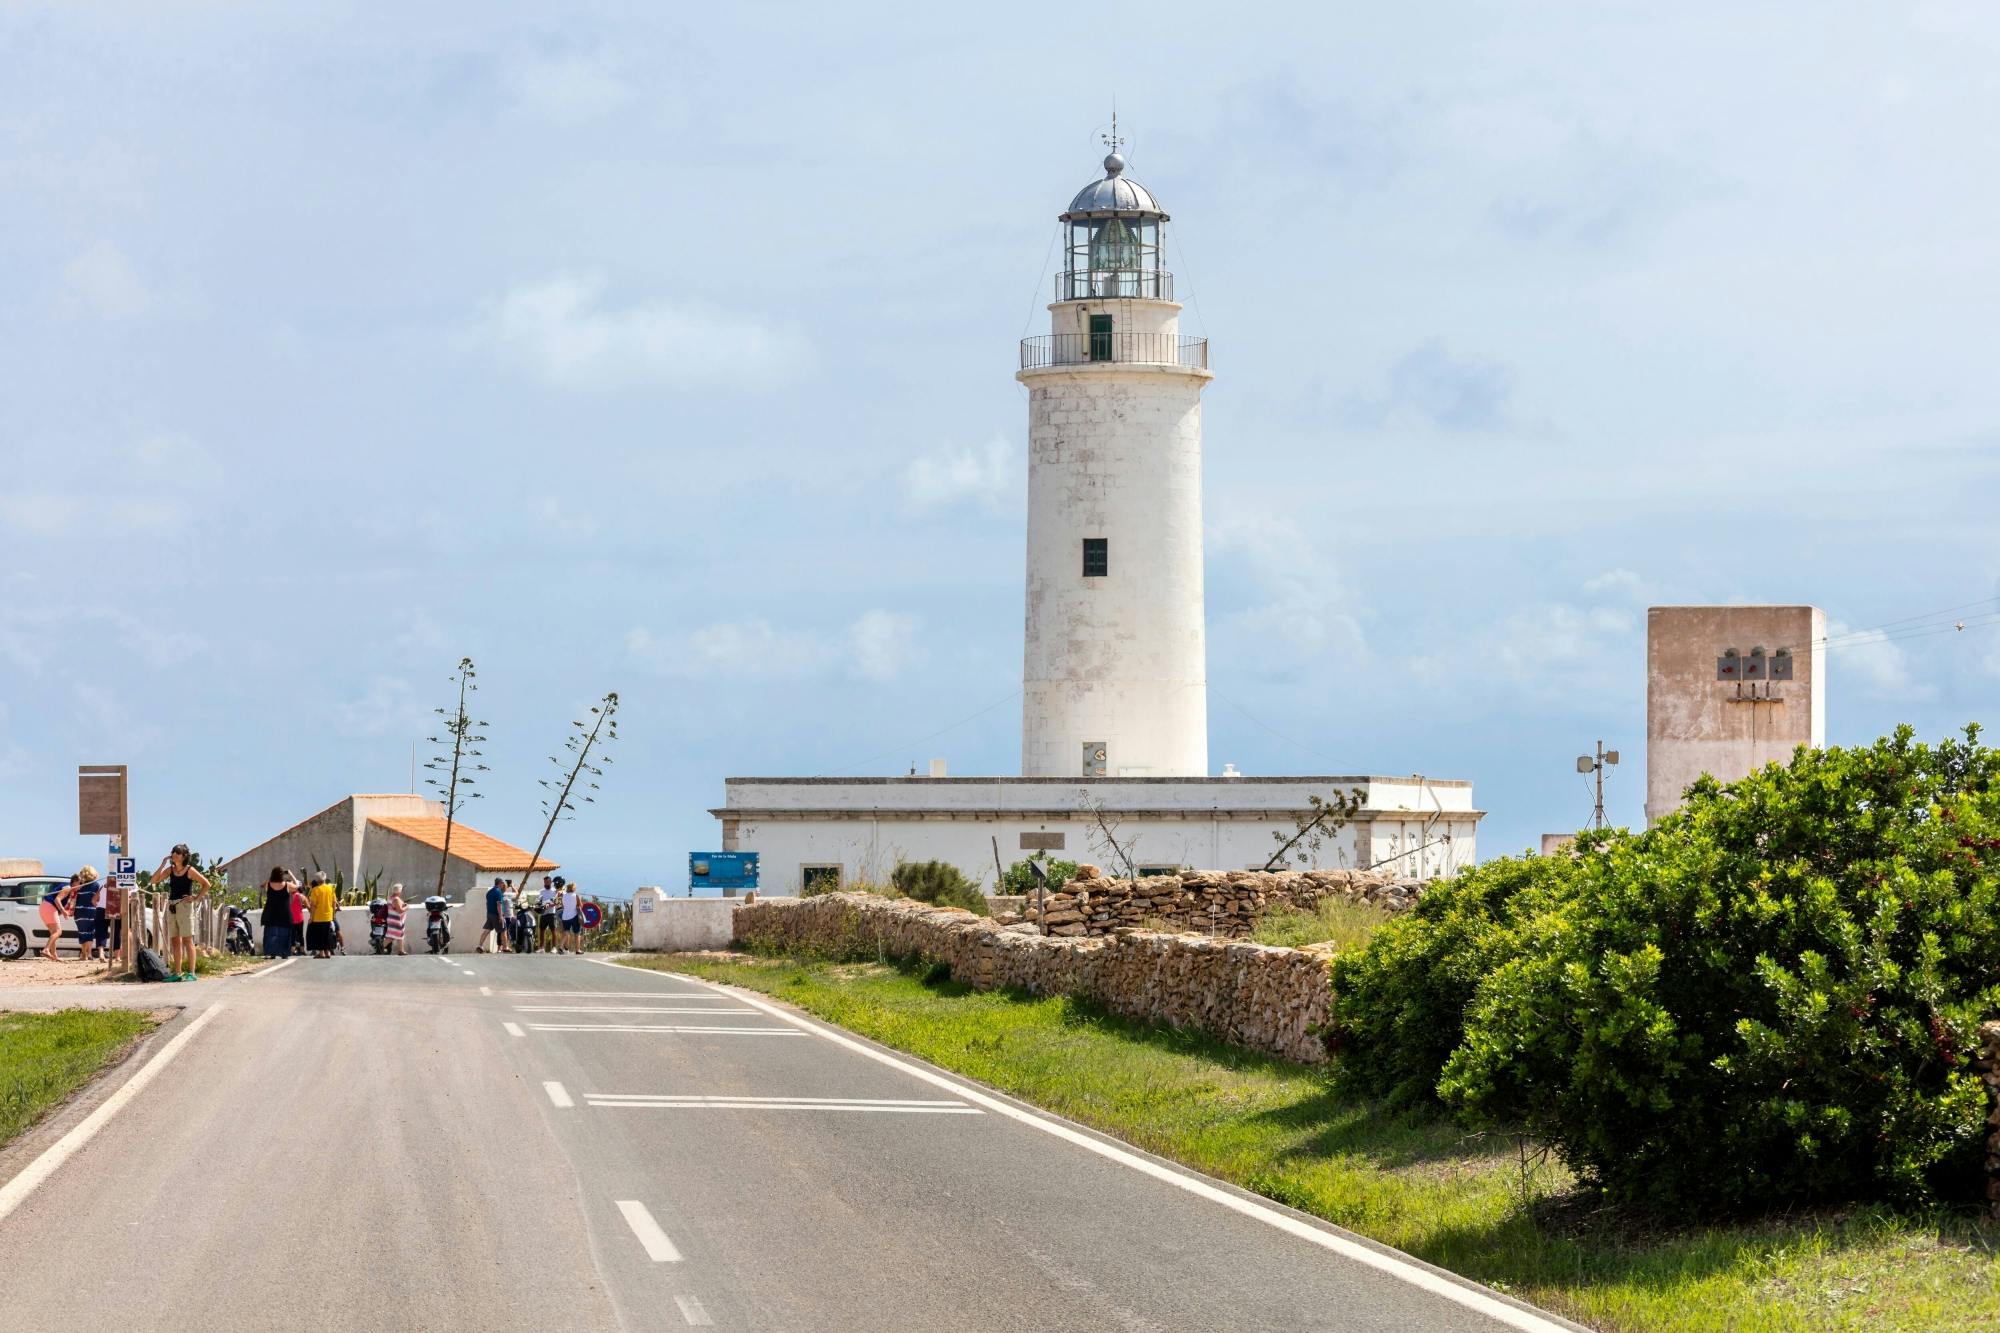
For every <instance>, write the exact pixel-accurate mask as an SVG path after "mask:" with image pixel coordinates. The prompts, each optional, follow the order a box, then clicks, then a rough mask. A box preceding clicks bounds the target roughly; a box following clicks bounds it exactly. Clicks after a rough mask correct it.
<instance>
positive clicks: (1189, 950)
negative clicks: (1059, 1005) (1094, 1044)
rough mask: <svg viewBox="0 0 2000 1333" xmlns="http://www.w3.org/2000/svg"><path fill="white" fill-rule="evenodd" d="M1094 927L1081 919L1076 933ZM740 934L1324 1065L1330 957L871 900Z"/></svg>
mask: <svg viewBox="0 0 2000 1333" xmlns="http://www.w3.org/2000/svg"><path fill="white" fill-rule="evenodd" d="M1320 873H1336V874H1337V873H1339V872H1320ZM1228 879H1229V877H1228V876H1218V877H1217V880H1218V883H1225V882H1227V880H1228ZM1118 882H1120V881H1114V880H1105V879H1101V878H1098V877H1095V876H1093V877H1091V878H1090V879H1088V880H1084V879H1079V880H1078V881H1076V882H1075V883H1074V884H1072V885H1071V886H1070V887H1071V888H1072V889H1075V888H1077V886H1079V885H1084V884H1089V885H1091V886H1092V887H1090V888H1085V889H1082V890H1081V891H1080V892H1078V893H1066V894H1065V895H1064V896H1066V897H1070V898H1072V899H1073V900H1074V899H1076V898H1084V900H1085V908H1086V909H1088V910H1090V913H1091V915H1095V912H1094V904H1096V903H1097V901H1098V899H1097V898H1096V897H1094V896H1089V895H1096V894H1098V893H1101V892H1104V890H1103V889H1102V888H1100V887H1097V886H1108V885H1111V884H1115V883H1118ZM1144 882H1146V881H1142V883H1144ZM1169 882H1170V883H1171V882H1175V881H1173V880H1171V879H1169ZM1232 892H1234V891H1232ZM1106 901H1109V898H1108V897H1107V899H1106ZM1147 901H1148V902H1151V901H1152V896H1151V895H1148V896H1147ZM1232 901H1233V899H1232ZM1314 901H1317V899H1316V898H1315V899H1314ZM1089 919H1090V918H1089V916H1085V915H1081V914H1080V915H1079V919H1078V922H1076V923H1072V924H1082V923H1083V922H1085V921H1088V920H1089ZM735 933H736V942H737V943H738V944H739V945H742V946H744V947H747V948H751V949H756V950H758V951H760V952H769V953H787V954H798V955H806V956H810V957H820V958H844V959H852V958H874V957H877V956H878V955H887V956H889V957H895V958H921V959H925V960H927V961H930V962H937V963H944V964H946V965H948V966H949V967H950V968H951V974H952V976H953V977H954V978H956V979H957V980H959V981H962V982H965V983H966V984H968V985H971V986H974V987H977V988H979V989H982V990H987V989H993V988H995V987H1014V988H1016V989H1019V990H1025V991H1029V992H1032V993H1034V994H1037V995H1075V996H1079V997H1082V998H1086V999H1089V1000H1092V1001H1095V1002H1096V1003H1097V1004H1099V1005H1101V1006H1102V1007H1103V1008H1105V1009H1106V1010H1109V1011H1110V1012H1112V1013H1115V1014H1122V1015H1125V1016H1127V1017H1131V1018H1139V1019H1145V1020H1149V1021H1154V1022H1162V1023H1169V1024H1172V1025H1173V1026H1175V1027H1180V1028H1189V1029H1194V1030H1197V1031H1201V1032H1207V1033H1210V1034H1212V1035H1214V1036H1217V1037H1221V1038H1222V1039H1224V1040H1226V1041H1231V1042H1235V1043H1236V1044H1238V1045H1241V1046H1247V1047H1250V1048H1252V1049H1254V1050H1259V1051H1266V1052H1269V1053H1270V1054H1272V1055H1277V1056H1282V1057H1284V1058H1285V1059H1288V1060H1297V1061H1300V1062H1302V1063H1307V1064H1317V1063H1319V1062H1320V1061H1323V1060H1324V1059H1326V1045H1325V1042H1324V1041H1323V1039H1322V1037H1321V1033H1322V1032H1323V1031H1324V1030H1325V1027H1326V1021H1327V1011H1328V1008H1329V1006H1330V1005H1331V1003H1332V998H1333V994H1332V991H1331V989H1330V988H1329V986H1328V984H1327V972H1328V963H1327V959H1328V957H1329V954H1330V951H1329V950H1324V949H1278V948H1272V947H1270V946H1267V945H1262V944H1250V943H1247V942H1243V941H1239V940H1230V939H1208V938H1202V937H1194V936H1188V935H1170V934H1157V933H1151V932H1146V931H1136V930H1121V931H1119V932H1118V933H1117V934H1103V933H1099V934H1094V935H1091V934H1083V933H1080V932H1073V933H1071V934H1069V935H1066V936H1043V935H1041V934H1039V933H1038V932H1037V931H1036V929H1035V927H1034V925H1033V924H1032V923H1028V922H1020V923H1016V924H1013V925H1007V924H1003V923H1000V922H997V921H993V920H989V919H987V918H985V917H978V916H974V915H973V914H972V913H970V912H963V911H960V910H958V909H957V908H952V907H932V906H929V905H927V904H925V903H920V902H912V901H909V900H907V899H892V898H879V897H876V896H875V895H873V894H867V893H828V894H822V895H820V896H818V897H814V898H805V899H799V900H792V901H777V902H759V903H753V904H746V905H745V906H743V907H740V908H738V909H737V910H736V924H735Z"/></svg>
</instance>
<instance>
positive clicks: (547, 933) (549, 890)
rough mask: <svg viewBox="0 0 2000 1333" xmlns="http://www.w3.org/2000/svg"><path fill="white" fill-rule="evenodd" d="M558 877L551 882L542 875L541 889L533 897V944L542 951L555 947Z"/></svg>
mask: <svg viewBox="0 0 2000 1333" xmlns="http://www.w3.org/2000/svg"><path fill="white" fill-rule="evenodd" d="M561 885H562V881H561V880H560V879H558V880H555V881H554V882H551V881H550V880H549V877H548V876H547V875H543V876H542V891H541V893H540V894H539V895H538V896H537V897H536V899H535V927H536V929H535V936H536V938H535V944H536V947H537V948H539V949H540V950H541V951H542V952H543V953H547V952H548V951H549V950H551V949H553V948H555V947H556V890H557V889H558V888H559V887H560V886H561Z"/></svg>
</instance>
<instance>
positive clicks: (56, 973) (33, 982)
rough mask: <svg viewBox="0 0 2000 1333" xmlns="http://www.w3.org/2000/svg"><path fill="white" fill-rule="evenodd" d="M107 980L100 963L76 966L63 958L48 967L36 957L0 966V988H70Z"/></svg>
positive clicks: (47, 964)
mask: <svg viewBox="0 0 2000 1333" xmlns="http://www.w3.org/2000/svg"><path fill="white" fill-rule="evenodd" d="M104 980H107V978H106V976H105V973H104V964H102V963H96V962H92V963H79V962H78V961H76V959H75V958H73V957H72V958H64V959H63V960H62V961H61V962H56V963H51V962H50V961H49V960H48V959H46V958H43V957H41V956H40V955H38V954H30V955H29V956H28V957H26V958H17V959H15V960H14V961H13V962H11V963H0V986H74V985H79V984H83V983H88V982H93V981H104Z"/></svg>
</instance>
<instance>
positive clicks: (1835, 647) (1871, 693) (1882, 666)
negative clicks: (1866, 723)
mask: <svg viewBox="0 0 2000 1333" xmlns="http://www.w3.org/2000/svg"><path fill="white" fill-rule="evenodd" d="M1826 637H1827V639H1828V640H1829V643H1828V646H1827V650H1826V655H1827V663H1826V677H1827V678H1826V688H1827V689H1829V690H1841V691H1845V690H1853V691H1854V692H1855V693H1857V694H1859V695H1862V696H1864V697H1866V698H1871V699H1898V700H1908V701H1911V702H1919V703H1922V702H1929V701H1930V700H1933V699H1935V698H1937V687H1936V686H1935V685H1932V684H1928V683H1925V684H1919V683H1917V679H1916V675H1915V673H1914V671H1913V669H1912V662H1911V659H1910V654H1909V653H1908V652H1906V651H1905V650H1904V649H1903V647H1902V645H1900V644H1898V643H1895V642H1894V641H1892V640H1890V639H1887V638H1884V637H1883V636H1882V635H1881V634H1879V633H1870V632H1868V631H1861V632H1858V633H1857V632H1856V631H1853V630H1851V629H1849V628H1848V627H1847V626H1846V625H1845V624H1843V623H1841V622H1840V621H1838V620H1830V621H1828V622H1827V627H1826Z"/></svg>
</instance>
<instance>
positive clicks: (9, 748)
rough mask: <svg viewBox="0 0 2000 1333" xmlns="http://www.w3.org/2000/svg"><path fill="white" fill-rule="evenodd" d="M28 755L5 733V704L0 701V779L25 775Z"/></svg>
mask: <svg viewBox="0 0 2000 1333" xmlns="http://www.w3.org/2000/svg"><path fill="white" fill-rule="evenodd" d="M29 759H30V756H29V754H28V751H27V749H26V747H24V746H22V745H19V744H17V743H16V742H15V741H14V740H13V738H12V737H10V736H9V735H8V734H7V705H6V704H4V703H0V779H12V778H21V777H26V776H27V774H28V768H29Z"/></svg>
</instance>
